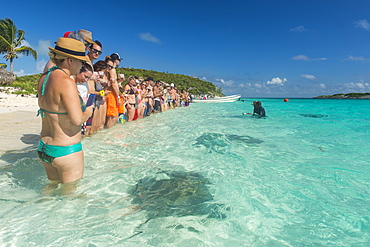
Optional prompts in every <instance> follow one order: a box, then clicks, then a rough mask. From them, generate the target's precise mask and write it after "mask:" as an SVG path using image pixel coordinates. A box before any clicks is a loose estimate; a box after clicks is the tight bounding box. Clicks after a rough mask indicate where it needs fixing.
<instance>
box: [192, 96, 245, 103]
mask: <svg viewBox="0 0 370 247" xmlns="http://www.w3.org/2000/svg"><path fill="white" fill-rule="evenodd" d="M240 97H241V95H240V94H237V95H230V96H225V97H219V98H209V99H193V100H192V102H193V103H225V102H234V101H237V100H238V99H239V98H240Z"/></svg>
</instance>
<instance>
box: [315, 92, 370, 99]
mask: <svg viewBox="0 0 370 247" xmlns="http://www.w3.org/2000/svg"><path fill="white" fill-rule="evenodd" d="M313 98H314V99H370V93H338V94H333V95H320V96H316V97H313Z"/></svg>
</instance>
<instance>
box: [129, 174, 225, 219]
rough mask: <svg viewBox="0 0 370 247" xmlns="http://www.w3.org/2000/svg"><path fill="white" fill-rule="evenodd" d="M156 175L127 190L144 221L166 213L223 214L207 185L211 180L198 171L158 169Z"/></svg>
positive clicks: (169, 214) (166, 215)
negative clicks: (142, 213) (144, 216)
mask: <svg viewBox="0 0 370 247" xmlns="http://www.w3.org/2000/svg"><path fill="white" fill-rule="evenodd" d="M156 177H157V178H156ZM156 177H146V178H143V179H140V180H139V181H138V183H137V184H136V185H135V186H134V188H133V189H132V191H130V192H129V193H130V194H131V195H133V196H134V198H133V200H132V203H133V204H137V205H138V206H139V207H140V208H141V209H142V210H144V211H145V212H146V215H147V217H148V220H147V221H146V222H148V221H149V220H151V219H153V218H158V217H169V216H176V217H184V216H202V215H206V216H207V218H216V219H224V218H225V217H226V215H225V213H224V212H223V209H225V207H224V205H223V204H218V203H215V202H213V196H212V194H211V193H210V192H209V188H208V187H209V185H210V184H211V183H210V181H209V180H208V179H207V178H205V177H203V176H202V175H201V174H199V173H196V172H169V171H161V172H159V173H158V174H156Z"/></svg>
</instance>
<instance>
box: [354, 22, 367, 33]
mask: <svg viewBox="0 0 370 247" xmlns="http://www.w3.org/2000/svg"><path fill="white" fill-rule="evenodd" d="M355 27H358V28H362V29H365V30H367V31H369V30H370V23H369V22H368V21H367V20H365V19H364V20H358V21H355Z"/></svg>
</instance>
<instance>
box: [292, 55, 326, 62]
mask: <svg viewBox="0 0 370 247" xmlns="http://www.w3.org/2000/svg"><path fill="white" fill-rule="evenodd" d="M292 59H293V60H303V61H324V60H327V58H324V57H322V58H310V57H308V56H306V55H297V56H294V57H292Z"/></svg>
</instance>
